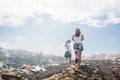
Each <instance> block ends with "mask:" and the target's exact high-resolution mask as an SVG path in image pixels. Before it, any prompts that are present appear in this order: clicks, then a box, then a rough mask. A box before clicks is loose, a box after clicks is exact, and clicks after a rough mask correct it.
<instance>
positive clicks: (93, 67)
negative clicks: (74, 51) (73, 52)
mask: <svg viewBox="0 0 120 80" xmlns="http://www.w3.org/2000/svg"><path fill="white" fill-rule="evenodd" d="M42 80H120V65H119V64H118V63H116V64H114V65H113V63H112V61H91V63H90V64H88V63H87V64H83V65H81V67H80V68H76V66H75V65H71V66H69V67H68V68H66V69H64V70H63V71H62V72H60V73H56V74H54V75H52V76H50V77H47V78H44V79H42Z"/></svg>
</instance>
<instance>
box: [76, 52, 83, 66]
mask: <svg viewBox="0 0 120 80" xmlns="http://www.w3.org/2000/svg"><path fill="white" fill-rule="evenodd" d="M81 54H82V51H79V52H78V56H77V57H78V63H77V65H78V67H80V64H81Z"/></svg>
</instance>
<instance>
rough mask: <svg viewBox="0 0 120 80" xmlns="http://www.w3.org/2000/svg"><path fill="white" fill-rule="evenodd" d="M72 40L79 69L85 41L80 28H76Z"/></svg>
mask: <svg viewBox="0 0 120 80" xmlns="http://www.w3.org/2000/svg"><path fill="white" fill-rule="evenodd" d="M72 40H73V41H74V44H73V47H74V51H75V63H76V65H77V67H78V68H79V67H80V64H81V54H82V51H83V44H82V41H83V40H84V36H83V34H81V31H80V29H79V28H76V30H75V34H73V36H72Z"/></svg>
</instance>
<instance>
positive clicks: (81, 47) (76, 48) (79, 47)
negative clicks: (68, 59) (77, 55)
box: [73, 43, 84, 51]
mask: <svg viewBox="0 0 120 80" xmlns="http://www.w3.org/2000/svg"><path fill="white" fill-rule="evenodd" d="M73 48H74V50H75V51H76V50H80V51H83V50H84V48H83V44H82V43H74V44H73Z"/></svg>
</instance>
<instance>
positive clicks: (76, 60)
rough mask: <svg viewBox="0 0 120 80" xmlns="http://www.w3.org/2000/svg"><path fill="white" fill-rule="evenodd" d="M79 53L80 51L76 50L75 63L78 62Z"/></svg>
mask: <svg viewBox="0 0 120 80" xmlns="http://www.w3.org/2000/svg"><path fill="white" fill-rule="evenodd" d="M77 54H78V52H77V51H75V63H76V64H77V62H78V59H77Z"/></svg>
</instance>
